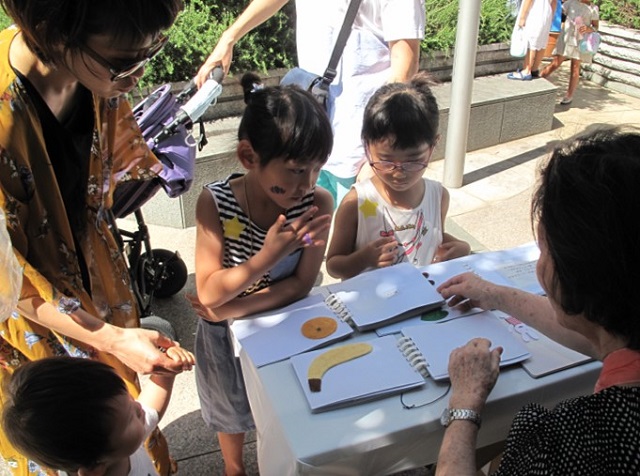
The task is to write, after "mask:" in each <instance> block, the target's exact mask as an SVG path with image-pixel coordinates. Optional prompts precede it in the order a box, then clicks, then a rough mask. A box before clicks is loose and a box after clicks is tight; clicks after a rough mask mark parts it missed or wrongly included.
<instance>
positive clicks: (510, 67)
mask: <svg viewBox="0 0 640 476" xmlns="http://www.w3.org/2000/svg"><path fill="white" fill-rule="evenodd" d="M520 63H521V59H520V58H513V57H512V56H511V55H510V54H509V45H508V44H506V43H495V44H492V45H483V46H479V47H478V51H477V54H476V69H475V76H476V77H480V76H490V75H494V74H500V73H507V72H509V71H515V70H516V69H517V68H518V66H519V64H520ZM452 68H453V52H451V53H449V54H445V53H443V52H435V53H433V55H428V54H424V53H423V55H422V59H421V61H420V69H425V70H427V71H429V72H430V73H432V74H433V76H434V78H435V79H436V80H437V81H441V82H448V81H451V71H452ZM286 72H287V70H286V69H275V70H271V71H268V72H267V73H265V74H262V75H261V77H262V79H263V81H264V83H265V84H267V85H276V84H278V83H279V82H280V79H281V78H282V76H283V75H284V74H285V73H286ZM239 82H240V75H237V76H232V77H228V78H225V79H224V80H223V82H222V86H223V90H222V95H221V96H220V97H219V98H218V102H217V104H215V105H213V106H211V107H209V109H208V110H207V111H206V112H205V113H204V115H203V119H204V120H205V121H212V120H215V119H221V118H224V117H231V116H238V115H241V114H242V111H243V110H244V100H243V93H242V87H241V86H240V84H239ZM186 84H187V83H174V84H173V90H174V91H176V92H178V91H181V90H182V89H183V88H184V87H185V86H186ZM152 90H153V88H141V89H140V90H139V91H136V95H134V98H133V102H134V103H136V102H138V101H139V100H140V98H141V97H146V96H147V95H148V94H149V93H151V92H152Z"/></svg>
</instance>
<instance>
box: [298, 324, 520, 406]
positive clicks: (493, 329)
mask: <svg viewBox="0 0 640 476" xmlns="http://www.w3.org/2000/svg"><path fill="white" fill-rule="evenodd" d="M474 337H486V338H488V339H489V340H491V342H492V348H493V347H496V346H501V347H503V349H504V351H503V353H502V357H501V361H500V365H501V366H507V365H511V364H515V363H518V362H522V361H523V360H525V359H527V358H528V357H529V355H530V354H529V352H528V351H527V349H526V347H525V346H524V345H523V344H522V342H520V341H519V340H518V339H517V338H516V336H514V335H513V334H512V333H511V332H510V331H509V329H508V326H507V325H505V323H504V322H502V320H501V319H499V318H498V317H496V316H495V315H494V314H493V313H491V312H484V313H480V314H476V315H472V316H468V317H465V318H461V319H457V320H454V321H448V322H445V323H442V324H432V325H429V326H417V327H410V328H406V329H403V335H402V336H400V337H398V336H396V335H387V336H383V337H377V338H374V339H370V340H367V341H358V342H354V343H351V342H352V341H349V343H337V344H334V345H332V346H331V347H330V348H325V349H320V350H314V351H311V352H306V353H303V354H299V355H296V356H293V357H291V359H290V362H291V365H292V366H293V369H294V372H295V374H296V377H297V380H298V381H299V383H300V386H301V389H302V391H303V393H304V395H305V397H306V399H307V402H308V403H309V407H310V409H311V412H312V413H318V412H322V411H327V410H331V409H334V408H340V407H343V406H348V405H354V404H357V403H361V402H364V401H370V400H373V399H377V398H382V397H386V396H389V395H394V394H397V393H401V392H404V391H406V390H409V389H412V388H417V387H420V386H422V385H425V384H426V382H427V378H428V377H431V378H433V379H434V380H444V379H447V378H448V372H447V366H448V363H449V355H450V354H451V351H452V350H453V349H455V348H456V347H460V346H462V345H464V344H466V343H467V342H468V341H469V340H471V339H472V338H474ZM363 344H364V346H363ZM367 346H368V347H367Z"/></svg>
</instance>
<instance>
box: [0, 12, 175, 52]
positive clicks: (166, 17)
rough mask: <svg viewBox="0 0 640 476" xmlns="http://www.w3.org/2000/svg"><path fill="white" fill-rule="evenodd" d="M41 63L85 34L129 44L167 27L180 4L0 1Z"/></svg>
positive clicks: (73, 45)
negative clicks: (107, 37)
mask: <svg viewBox="0 0 640 476" xmlns="http://www.w3.org/2000/svg"><path fill="white" fill-rule="evenodd" d="M0 2H1V3H2V7H3V8H4V10H5V11H6V12H7V14H8V15H9V16H10V17H11V18H12V20H13V21H14V22H15V23H16V25H17V26H18V27H19V28H20V30H21V31H22V34H23V35H24V40H25V42H26V44H27V46H28V47H29V48H30V49H31V50H32V51H33V52H34V53H36V54H37V55H38V56H39V57H40V58H41V59H42V60H43V61H48V62H52V63H60V62H61V61H62V59H63V58H62V56H61V52H60V50H59V48H60V47H62V48H63V52H66V51H73V50H79V49H80V48H81V47H82V45H83V44H84V43H85V42H86V41H87V38H88V37H89V36H91V35H99V34H108V35H110V36H111V37H112V38H113V39H114V40H116V41H117V40H124V41H127V42H129V43H131V44H132V45H136V44H139V43H141V42H142V41H143V40H144V39H145V38H146V37H148V36H155V35H157V34H158V33H159V32H161V31H163V30H166V29H167V28H169V27H170V26H171V25H172V24H173V22H174V21H175V19H176V17H177V15H178V13H179V12H180V10H181V9H182V7H183V4H182V0H87V1H78V0H0Z"/></svg>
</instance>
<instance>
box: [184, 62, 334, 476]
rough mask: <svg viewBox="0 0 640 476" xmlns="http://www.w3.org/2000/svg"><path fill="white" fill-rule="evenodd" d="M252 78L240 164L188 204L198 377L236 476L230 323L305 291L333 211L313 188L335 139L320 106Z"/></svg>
mask: <svg viewBox="0 0 640 476" xmlns="http://www.w3.org/2000/svg"><path fill="white" fill-rule="evenodd" d="M258 82H259V78H258V77H257V76H256V75H253V74H246V75H244V76H243V78H242V86H243V88H244V90H245V102H246V104H247V105H246V109H245V111H244V114H243V117H242V119H241V122H240V126H239V130H238V140H239V141H238V145H237V156H238V159H239V160H240V163H241V164H242V166H243V167H244V168H245V169H246V170H247V172H246V173H245V174H244V175H242V174H232V175H231V176H229V177H228V178H227V179H225V180H223V181H220V182H214V183H210V184H208V185H206V186H205V188H204V190H203V191H202V193H201V194H200V197H199V198H198V203H197V206H196V222H197V232H196V233H197V235H196V287H197V292H198V297H197V299H196V298H193V297H192V298H191V300H192V303H193V305H194V307H196V310H197V311H198V314H199V315H200V316H201V317H203V319H201V320H200V321H199V322H198V328H197V332H196V342H195V353H196V357H197V361H198V367H197V368H196V383H197V386H198V395H199V397H200V404H201V408H202V416H203V418H204V420H205V422H206V423H207V424H208V425H209V426H210V427H211V428H213V429H214V430H215V431H217V432H218V439H219V442H220V449H221V452H222V456H223V458H224V462H225V474H226V475H238V474H244V465H243V462H242V446H243V442H244V433H245V432H246V431H247V430H250V429H252V428H254V424H253V418H252V416H251V411H250V408H249V403H248V400H247V396H246V392H245V388H244V382H243V378H242V373H241V369H240V364H239V362H238V359H237V358H236V357H235V356H234V350H233V348H232V345H231V341H230V336H229V321H230V320H233V319H236V318H242V317H245V316H249V315H251V314H254V313H257V312H260V311H265V310H268V309H271V308H275V307H279V306H282V305H285V304H288V303H290V302H293V301H295V300H297V299H300V298H302V297H304V296H305V295H306V294H308V293H309V291H310V290H311V288H312V287H313V285H314V283H315V281H316V278H317V275H318V271H319V269H320V265H321V263H322V258H323V256H324V251H325V247H326V243H327V239H328V233H329V227H330V225H331V214H332V211H333V199H332V198H331V195H330V194H329V193H328V192H327V191H326V190H324V189H322V188H320V187H317V188H316V187H315V184H316V180H317V179H318V174H319V173H320V169H321V167H322V165H323V164H324V163H325V161H326V160H327V157H328V155H329V152H330V151H331V146H332V141H333V139H332V133H331V125H330V123H329V120H328V118H327V115H326V113H325V112H324V110H323V109H322V108H321V107H320V106H319V104H318V103H317V102H316V101H315V99H314V98H313V97H312V96H311V95H310V94H309V93H307V92H306V91H303V90H301V89H299V88H297V87H295V86H287V87H279V86H278V87H262V85H260V84H258ZM198 301H199V302H198Z"/></svg>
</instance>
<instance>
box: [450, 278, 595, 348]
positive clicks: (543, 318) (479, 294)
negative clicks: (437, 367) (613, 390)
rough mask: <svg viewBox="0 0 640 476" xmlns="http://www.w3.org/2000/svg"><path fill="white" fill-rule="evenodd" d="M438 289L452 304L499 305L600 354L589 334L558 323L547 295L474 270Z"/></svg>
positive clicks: (567, 343)
mask: <svg viewBox="0 0 640 476" xmlns="http://www.w3.org/2000/svg"><path fill="white" fill-rule="evenodd" d="M438 292H439V293H440V294H442V297H444V298H445V299H448V300H449V301H448V303H449V305H450V306H452V307H453V306H473V307H479V308H482V309H485V310H490V309H498V310H500V311H502V312H505V313H507V314H509V315H511V316H513V317H515V318H517V319H519V320H521V321H522V322H524V323H525V324H527V325H529V326H531V327H534V328H536V329H537V330H539V331H540V332H542V333H543V334H545V335H546V336H547V337H549V338H551V339H553V340H555V341H556V342H559V343H560V344H562V345H564V346H566V347H569V348H570V349H573V350H575V351H578V352H581V353H583V354H585V355H588V356H590V357H594V358H597V357H598V353H597V351H596V349H594V347H593V344H591V342H589V340H587V338H586V337H584V336H583V335H582V334H579V333H577V332H574V331H572V330H569V329H567V328H566V327H563V326H562V325H560V324H559V323H558V321H557V319H556V317H555V315H556V312H555V310H554V309H553V307H552V306H551V303H550V302H549V299H548V298H547V297H546V296H539V295H537V294H531V293H528V292H525V291H522V290H520V289H516V288H511V287H508V286H499V285H497V284H494V283H491V282H489V281H485V280H484V279H482V278H480V277H478V276H477V275H476V274H473V273H464V274H460V275H458V276H454V277H453V278H451V279H449V280H448V281H446V282H445V283H443V284H441V285H440V286H439V287H438Z"/></svg>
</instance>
